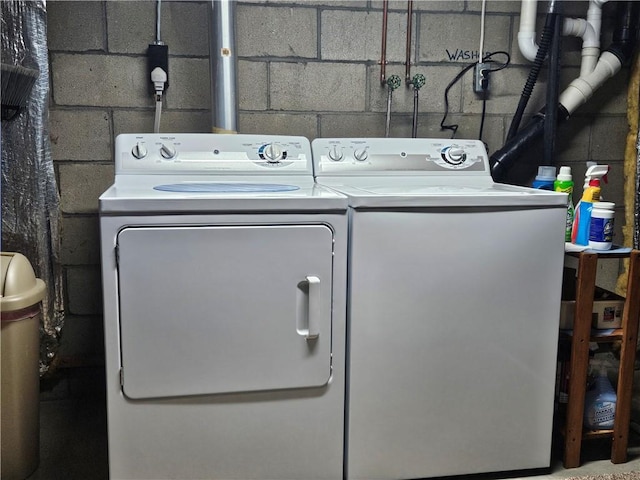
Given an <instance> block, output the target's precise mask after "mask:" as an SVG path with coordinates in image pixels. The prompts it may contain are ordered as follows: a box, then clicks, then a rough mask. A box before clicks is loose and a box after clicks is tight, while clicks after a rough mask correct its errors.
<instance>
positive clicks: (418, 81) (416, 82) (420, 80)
mask: <svg viewBox="0 0 640 480" xmlns="http://www.w3.org/2000/svg"><path fill="white" fill-rule="evenodd" d="M426 81H427V79H426V78H424V75H423V74H421V73H416V74H415V75H414V76H413V79H412V80H411V84H412V85H413V88H415V89H416V90H420V89H421V88H422V87H424V84H425V83H426Z"/></svg>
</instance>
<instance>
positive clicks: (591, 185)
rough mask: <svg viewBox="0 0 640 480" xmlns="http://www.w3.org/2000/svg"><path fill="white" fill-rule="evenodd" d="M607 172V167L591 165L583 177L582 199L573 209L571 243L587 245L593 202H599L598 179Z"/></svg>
mask: <svg viewBox="0 0 640 480" xmlns="http://www.w3.org/2000/svg"><path fill="white" fill-rule="evenodd" d="M608 171H609V165H591V166H590V167H589V168H587V173H586V175H585V176H584V186H583V192H584V193H583V194H582V199H581V200H580V201H579V202H578V205H576V208H575V212H574V213H575V216H574V219H573V229H572V231H571V241H572V242H573V243H575V244H576V245H589V225H590V223H591V210H592V208H593V202H597V201H599V200H600V179H601V178H602V177H604V176H605V175H606V174H607V172H608Z"/></svg>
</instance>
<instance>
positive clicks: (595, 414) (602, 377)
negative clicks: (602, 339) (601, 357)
mask: <svg viewBox="0 0 640 480" xmlns="http://www.w3.org/2000/svg"><path fill="white" fill-rule="evenodd" d="M594 363H595V362H594ZM616 402H617V396H616V392H615V390H614V389H613V385H611V382H610V381H609V377H607V367H606V363H604V362H603V363H600V368H599V372H598V374H597V376H596V377H595V379H594V381H593V384H592V385H591V386H590V388H589V389H588V390H587V392H586V394H585V397H584V426H585V427H586V428H589V429H591V430H608V429H612V428H613V419H614V418H615V415H616Z"/></svg>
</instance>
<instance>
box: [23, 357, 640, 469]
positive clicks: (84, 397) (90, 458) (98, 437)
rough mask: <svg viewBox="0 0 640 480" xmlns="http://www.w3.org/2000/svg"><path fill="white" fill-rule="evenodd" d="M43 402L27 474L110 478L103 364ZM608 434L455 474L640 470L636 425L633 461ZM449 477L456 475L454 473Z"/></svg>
mask: <svg viewBox="0 0 640 480" xmlns="http://www.w3.org/2000/svg"><path fill="white" fill-rule="evenodd" d="M42 390H43V392H42V395H41V404H40V405H41V408H40V426H41V434H40V443H41V445H40V452H41V453H40V466H39V468H38V470H36V472H35V473H34V474H33V475H31V476H30V477H29V479H28V480H107V479H108V460H107V423H106V409H105V390H104V377H103V375H102V369H95V368H91V369H69V370H67V371H64V373H62V374H60V375H59V378H58V379H56V380H55V381H51V382H48V384H45V385H43V389H42ZM610 448H611V443H610V441H608V440H598V441H589V442H585V443H584V444H583V448H582V454H583V464H582V466H581V467H580V468H576V469H570V470H565V469H563V468H562V462H561V455H562V450H561V448H554V452H553V460H552V467H551V468H550V469H548V470H542V471H539V470H537V471H534V472H531V471H527V472H510V473H501V474H492V475H484V474H483V475H473V476H466V477H456V478H458V479H465V480H469V479H474V480H494V479H498V478H512V479H524V478H526V479H528V480H546V479H549V480H551V479H553V480H558V479H563V478H568V477H573V476H584V475H597V474H601V473H618V472H630V471H638V472H640V435H639V434H637V433H635V432H634V431H633V429H632V434H631V439H630V444H629V461H628V462H627V463H624V464H619V465H614V464H612V463H611V462H610V461H609V459H608V456H609V454H610ZM449 480H454V479H453V478H451V479H449Z"/></svg>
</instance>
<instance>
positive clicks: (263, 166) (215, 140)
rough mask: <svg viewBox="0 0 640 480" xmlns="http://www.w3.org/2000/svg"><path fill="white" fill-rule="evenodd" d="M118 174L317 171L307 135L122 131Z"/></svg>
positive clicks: (116, 150) (118, 146)
mask: <svg viewBox="0 0 640 480" xmlns="http://www.w3.org/2000/svg"><path fill="white" fill-rule="evenodd" d="M115 159H116V175H117V174H145V175H153V174H163V173H170V174H190V175H191V174H198V173H203V174H207V175H211V174H215V173H218V172H219V173H221V174H224V175H229V174H243V173H244V174H251V175H260V174H261V173H262V172H266V173H268V174H277V175H281V174H282V175H287V174H292V175H301V174H311V173H312V172H313V165H312V162H311V145H310V144H309V140H308V139H306V138H304V137H294V136H284V135H269V136H267V135H243V134H213V133H210V134H209V133H184V134H151V133H149V134H144V133H142V134H122V135H118V136H117V137H116V146H115Z"/></svg>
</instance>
